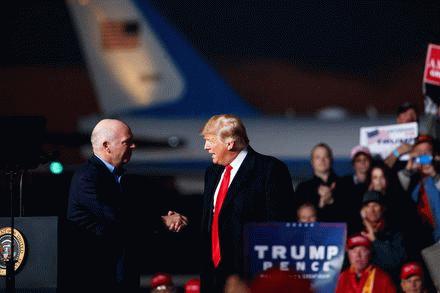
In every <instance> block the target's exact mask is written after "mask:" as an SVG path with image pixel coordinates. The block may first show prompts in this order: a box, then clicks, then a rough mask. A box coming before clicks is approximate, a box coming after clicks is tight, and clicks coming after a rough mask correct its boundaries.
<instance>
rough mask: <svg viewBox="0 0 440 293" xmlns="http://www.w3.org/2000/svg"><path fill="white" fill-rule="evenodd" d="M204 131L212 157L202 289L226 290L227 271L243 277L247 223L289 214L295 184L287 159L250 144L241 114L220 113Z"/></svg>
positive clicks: (203, 240) (207, 186)
mask: <svg viewBox="0 0 440 293" xmlns="http://www.w3.org/2000/svg"><path fill="white" fill-rule="evenodd" d="M201 134H202V136H203V139H204V140H205V150H206V151H207V152H208V153H209V154H210V155H211V157H212V162H213V164H212V165H211V166H209V167H208V169H207V170H206V174H205V189H204V203H203V214H202V233H201V247H202V251H201V274H200V282H201V291H202V292H204V293H217V292H219V293H220V292H222V293H223V289H224V285H225V283H226V279H227V277H228V276H230V275H234V274H236V275H238V276H240V277H243V276H244V245H243V243H244V236H243V234H244V233H243V231H244V225H245V224H247V223H250V222H269V221H280V220H282V219H284V218H285V215H283V213H282V209H286V204H285V203H286V202H287V200H288V198H292V197H293V196H294V193H293V184H292V178H291V177H290V173H289V170H288V169H287V166H286V165H285V164H284V163H283V162H281V161H280V160H278V159H276V158H274V157H270V156H266V155H262V154H259V153H257V152H256V151H254V149H253V148H251V147H250V146H249V138H248V136H247V133H246V129H245V126H244V124H243V122H242V121H241V120H240V119H239V118H238V117H237V116H234V115H229V114H223V115H215V116H213V117H211V118H210V119H209V120H208V121H207V122H206V124H205V125H204V127H203V129H202V131H201Z"/></svg>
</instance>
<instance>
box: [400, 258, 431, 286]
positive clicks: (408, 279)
mask: <svg viewBox="0 0 440 293" xmlns="http://www.w3.org/2000/svg"><path fill="white" fill-rule="evenodd" d="M400 280H401V281H400V287H401V289H402V292H404V293H424V292H427V291H426V290H425V286H424V278H423V268H422V266H421V265H420V264H419V263H417V262H409V263H406V264H405V265H404V266H403V267H402V270H401V272H400Z"/></svg>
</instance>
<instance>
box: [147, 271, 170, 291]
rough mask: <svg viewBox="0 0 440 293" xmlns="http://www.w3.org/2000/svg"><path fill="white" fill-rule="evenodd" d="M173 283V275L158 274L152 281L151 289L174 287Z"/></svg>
mask: <svg viewBox="0 0 440 293" xmlns="http://www.w3.org/2000/svg"><path fill="white" fill-rule="evenodd" d="M172 285H173V281H172V280H171V275H170V274H167V273H156V274H155V275H154V276H153V277H152V278H151V280H150V288H152V289H153V288H156V287H158V286H172Z"/></svg>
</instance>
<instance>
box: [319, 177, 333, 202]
mask: <svg viewBox="0 0 440 293" xmlns="http://www.w3.org/2000/svg"><path fill="white" fill-rule="evenodd" d="M335 187H336V182H333V183H332V184H331V185H330V186H328V185H324V184H321V185H319V187H318V194H319V207H320V208H323V207H324V206H326V205H330V204H332V203H333V190H334V189H335Z"/></svg>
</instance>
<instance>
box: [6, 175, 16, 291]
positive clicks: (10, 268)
mask: <svg viewBox="0 0 440 293" xmlns="http://www.w3.org/2000/svg"><path fill="white" fill-rule="evenodd" d="M8 174H9V175H10V181H9V190H10V194H11V250H10V254H9V255H8V259H7V260H6V293H14V292H15V262H16V261H15V259H14V244H15V243H14V226H15V221H14V189H13V182H14V175H15V174H16V172H15V171H9V173H8Z"/></svg>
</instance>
